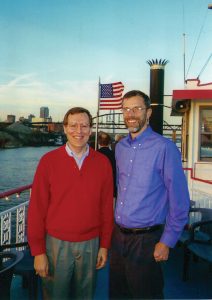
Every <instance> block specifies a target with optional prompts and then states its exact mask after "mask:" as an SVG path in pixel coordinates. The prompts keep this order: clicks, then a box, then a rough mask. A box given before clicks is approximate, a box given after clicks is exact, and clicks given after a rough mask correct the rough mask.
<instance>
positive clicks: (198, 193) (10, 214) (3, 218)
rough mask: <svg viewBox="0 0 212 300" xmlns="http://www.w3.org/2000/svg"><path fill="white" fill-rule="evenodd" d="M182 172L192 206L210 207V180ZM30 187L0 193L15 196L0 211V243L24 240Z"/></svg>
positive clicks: (7, 198)
mask: <svg viewBox="0 0 212 300" xmlns="http://www.w3.org/2000/svg"><path fill="white" fill-rule="evenodd" d="M184 172H185V174H186V177H187V181H188V187H189V192H190V198H191V200H192V203H193V207H203V208H212V181H209V180H203V179H200V178H196V177H195V176H194V172H193V169H192V168H184ZM31 187H32V185H31V184H30V185H26V186H22V187H20V188H17V189H13V190H9V191H6V192H2V193H0V201H1V200H5V201H7V203H8V204H9V203H10V202H12V201H11V199H12V197H15V198H16V201H13V202H12V203H11V208H9V209H6V210H4V211H2V212H0V222H1V224H0V225H1V227H0V245H5V244H11V243H21V242H24V241H26V219H27V208H28V204H29V197H30V193H31ZM17 198H18V199H19V200H21V199H22V203H20V204H18V205H16V203H17ZM7 207H8V205H7Z"/></svg>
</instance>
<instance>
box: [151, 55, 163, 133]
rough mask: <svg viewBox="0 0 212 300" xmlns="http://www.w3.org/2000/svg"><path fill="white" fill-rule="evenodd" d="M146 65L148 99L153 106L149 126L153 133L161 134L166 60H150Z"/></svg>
mask: <svg viewBox="0 0 212 300" xmlns="http://www.w3.org/2000/svg"><path fill="white" fill-rule="evenodd" d="M147 63H148V65H149V66H150V99H151V103H152V104H153V106H152V116H151V118H150V125H151V127H152V129H153V130H154V131H156V132H158V133H160V134H163V95H164V69H165V66H166V64H167V63H168V60H166V59H159V60H158V59H152V60H148V61H147Z"/></svg>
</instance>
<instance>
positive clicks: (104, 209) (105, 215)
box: [100, 160, 113, 248]
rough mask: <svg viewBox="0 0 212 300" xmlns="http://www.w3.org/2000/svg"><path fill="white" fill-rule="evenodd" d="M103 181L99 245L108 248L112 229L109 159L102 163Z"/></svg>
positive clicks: (111, 188) (111, 184)
mask: <svg viewBox="0 0 212 300" xmlns="http://www.w3.org/2000/svg"><path fill="white" fill-rule="evenodd" d="M104 177H105V180H104V183H103V187H102V193H101V212H100V213H101V231H100V247H102V248H110V242H111V235H112V229H113V174H112V167H111V164H110V163H109V161H107V160H105V163H104Z"/></svg>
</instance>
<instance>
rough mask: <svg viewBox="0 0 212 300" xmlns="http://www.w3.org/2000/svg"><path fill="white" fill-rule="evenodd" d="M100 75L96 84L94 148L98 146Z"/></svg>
mask: <svg viewBox="0 0 212 300" xmlns="http://www.w3.org/2000/svg"><path fill="white" fill-rule="evenodd" d="M100 84H101V83H100V77H99V84H98V104H97V114H96V137H95V150H97V147H98V127H99V103H100Z"/></svg>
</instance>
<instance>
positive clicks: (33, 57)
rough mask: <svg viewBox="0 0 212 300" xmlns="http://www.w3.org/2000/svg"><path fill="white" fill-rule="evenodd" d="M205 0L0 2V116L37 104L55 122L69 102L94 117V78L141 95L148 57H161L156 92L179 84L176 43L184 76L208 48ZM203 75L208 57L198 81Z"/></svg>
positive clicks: (34, 109)
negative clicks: (160, 85)
mask: <svg viewBox="0 0 212 300" xmlns="http://www.w3.org/2000/svg"><path fill="white" fill-rule="evenodd" d="M210 1H211V2H210ZM210 3H212V0H175V1H174V0H18V1H15V0H6V1H5V0H0V121H4V120H6V117H7V115H8V114H14V115H16V120H17V119H18V118H19V117H21V116H23V117H25V118H27V117H28V115H29V114H34V115H35V116H36V117H39V114H40V107H41V106H48V107H49V112H50V115H51V116H52V118H53V121H55V122H56V121H61V120H62V119H63V116H64V114H65V113H66V111H67V110H68V109H69V108H71V107H73V106H83V107H85V108H87V109H89V110H90V111H91V113H92V114H93V115H96V111H97V101H98V81H99V78H100V80H101V83H112V82H117V81H122V82H123V84H124V86H125V89H124V93H125V92H127V91H129V90H131V89H140V90H141V91H143V92H145V93H147V94H149V86H150V67H149V65H148V64H147V60H152V59H167V60H168V61H169V62H168V64H167V65H166V67H165V86H164V94H166V95H171V94H172V91H173V90H174V89H182V88H184V72H183V70H184V60H183V55H184V49H185V69H186V79H190V78H197V76H198V75H199V74H200V72H201V70H202V69H203V67H204V65H205V64H206V62H207V60H208V59H209V58H210V55H211V53H212V10H209V9H208V4H210ZM211 77H212V57H211V58H210V60H209V61H208V63H207V65H206V67H205V68H204V70H203V72H201V76H200V78H199V79H200V80H201V83H208V82H212V78H211ZM164 101H165V104H166V105H167V106H170V105H171V97H166V98H165V100H164ZM167 110H168V111H165V115H167V119H168V118H169V117H168V115H169V113H170V109H168V108H167ZM103 112H104V113H105V111H103ZM172 123H174V122H172Z"/></svg>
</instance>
